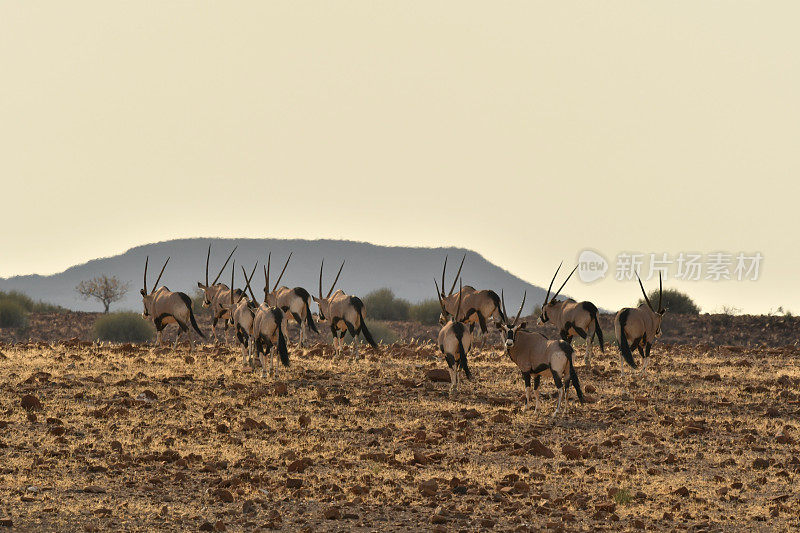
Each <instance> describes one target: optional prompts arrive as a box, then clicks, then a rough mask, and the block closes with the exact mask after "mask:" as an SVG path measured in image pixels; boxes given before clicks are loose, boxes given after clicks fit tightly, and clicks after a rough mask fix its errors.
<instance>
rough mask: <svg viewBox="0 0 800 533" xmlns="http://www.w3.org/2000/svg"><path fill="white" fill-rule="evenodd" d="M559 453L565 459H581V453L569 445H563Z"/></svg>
mask: <svg viewBox="0 0 800 533" xmlns="http://www.w3.org/2000/svg"><path fill="white" fill-rule="evenodd" d="M561 453H563V454H564V457H566V458H567V459H583V452H581V451H580V450H579V449H578V448H576V447H575V446H573V445H571V444H565V445H563V446H562V447H561Z"/></svg>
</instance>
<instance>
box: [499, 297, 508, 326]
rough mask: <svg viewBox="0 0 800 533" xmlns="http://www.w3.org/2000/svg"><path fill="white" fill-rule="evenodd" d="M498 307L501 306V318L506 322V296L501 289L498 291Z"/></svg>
mask: <svg viewBox="0 0 800 533" xmlns="http://www.w3.org/2000/svg"><path fill="white" fill-rule="evenodd" d="M500 305H502V306H503V316H504V317H506V320H508V312H507V311H506V295H505V293H504V292H503V289H500Z"/></svg>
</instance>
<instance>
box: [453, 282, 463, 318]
mask: <svg viewBox="0 0 800 533" xmlns="http://www.w3.org/2000/svg"><path fill="white" fill-rule="evenodd" d="M453 288H455V287H453ZM461 288H462V284H461V280H460V279H459V280H458V303H457V304H456V314H455V316H453V320H454V321H455V320H458V314H459V313H460V312H461Z"/></svg>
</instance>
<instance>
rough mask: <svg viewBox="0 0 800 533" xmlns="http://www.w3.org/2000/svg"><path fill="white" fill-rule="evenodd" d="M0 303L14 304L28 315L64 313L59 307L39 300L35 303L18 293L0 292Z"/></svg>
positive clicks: (28, 297) (25, 295)
mask: <svg viewBox="0 0 800 533" xmlns="http://www.w3.org/2000/svg"><path fill="white" fill-rule="evenodd" d="M0 301H10V302H14V303H16V304H17V305H18V306H20V307H21V308H22V309H24V310H25V311H27V312H29V313H63V312H64V311H66V309H64V308H63V307H61V306H60V305H54V304H49V303H46V302H43V301H41V300H39V301H38V302H35V301H33V299H32V298H31V297H30V296H28V295H27V294H23V293H21V292H19V291H11V292H3V291H0Z"/></svg>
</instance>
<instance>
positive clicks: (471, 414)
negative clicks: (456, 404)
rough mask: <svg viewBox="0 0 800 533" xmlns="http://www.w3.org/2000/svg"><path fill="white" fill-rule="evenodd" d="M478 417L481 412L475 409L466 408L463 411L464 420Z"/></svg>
mask: <svg viewBox="0 0 800 533" xmlns="http://www.w3.org/2000/svg"><path fill="white" fill-rule="evenodd" d="M480 417H481V414H480V413H479V412H478V411H477V410H475V409H466V410H465V411H464V420H474V419H476V418H480Z"/></svg>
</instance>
